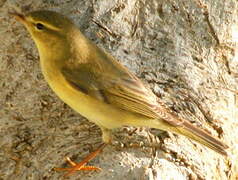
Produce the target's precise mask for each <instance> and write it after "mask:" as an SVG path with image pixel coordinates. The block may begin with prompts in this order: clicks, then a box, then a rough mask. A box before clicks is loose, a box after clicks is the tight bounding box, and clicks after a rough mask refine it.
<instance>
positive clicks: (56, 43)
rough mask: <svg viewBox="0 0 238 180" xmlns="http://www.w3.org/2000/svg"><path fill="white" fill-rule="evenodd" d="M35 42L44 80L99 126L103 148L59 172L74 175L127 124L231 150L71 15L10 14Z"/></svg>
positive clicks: (69, 103) (42, 12)
mask: <svg viewBox="0 0 238 180" xmlns="http://www.w3.org/2000/svg"><path fill="white" fill-rule="evenodd" d="M11 14H12V15H13V16H14V17H15V18H16V20H18V21H19V22H21V23H22V24H23V25H24V26H25V27H26V29H27V30H28V32H29V33H30V35H31V37H32V39H33V40H34V42H35V44H36V46H37V49H38V52H39V55H40V66H41V70H42V73H43V75H44V78H45V80H46V81H47V82H48V84H49V86H50V88H51V89H52V90H53V91H54V92H55V93H56V95H57V96H58V97H59V98H60V99H61V100H62V101H63V102H64V103H66V104H67V105H68V106H70V107H71V108H72V109H73V110H75V111H76V112H78V113H79V114H81V115H82V116H83V117H85V118H87V119H88V120H89V121H91V122H93V123H95V124H97V125H98V126H99V127H100V129H101V131H102V141H103V144H102V145H100V147H99V148H98V149H97V150H96V151H95V152H93V153H91V154H89V155H88V156H87V157H86V158H85V159H84V160H83V161H82V162H80V163H75V162H73V161H71V160H70V159H69V158H68V162H69V163H70V165H71V166H72V167H70V168H58V170H66V171H67V173H66V175H70V174H72V173H74V172H75V171H77V170H96V169H98V168H97V167H94V166H86V163H87V162H88V161H89V160H91V159H92V158H94V157H96V156H97V155H98V153H99V152H101V151H102V149H103V148H104V147H105V146H106V144H109V143H111V141H112V134H111V131H112V130H113V129H115V128H120V127H123V126H135V127H148V128H156V129H160V130H163V131H169V132H172V133H175V134H179V135H183V136H185V137H188V138H190V139H192V140H194V141H196V142H198V143H200V144H202V145H204V146H206V147H208V148H210V149H212V150H214V151H216V152H218V153H220V154H222V155H227V152H226V149H227V148H229V147H228V146H227V145H226V144H225V143H223V142H222V141H221V140H219V139H218V138H216V137H213V136H212V135H211V134H210V133H208V132H206V131H205V130H203V129H201V128H199V127H197V126H195V125H193V124H192V123H191V122H190V121H188V120H186V119H183V118H180V117H179V116H178V115H176V114H175V113H174V112H172V111H171V110H170V109H169V108H167V107H166V106H165V105H164V104H163V103H162V100H161V99H160V98H159V97H157V96H156V95H155V94H154V93H153V92H152V90H151V89H150V88H149V87H148V86H146V85H145V84H144V83H143V82H142V81H141V80H140V79H139V78H138V77H137V76H136V75H134V74H133V73H132V72H130V71H129V70H128V69H127V68H126V67H125V66H123V65H122V64H120V63H119V61H118V60H117V59H116V58H114V57H113V56H111V55H110V54H109V53H107V52H106V51H105V50H103V49H101V48H99V47H98V46H97V45H95V44H94V43H93V42H92V41H91V40H89V39H88V38H87V37H85V36H84V35H83V33H82V32H81V31H80V29H79V28H78V27H77V26H76V25H75V24H74V23H73V21H71V20H70V19H69V18H68V17H66V16H64V15H62V14H60V13H58V12H55V11H50V10H37V11H32V12H29V13H26V14H21V13H17V12H14V13H11Z"/></svg>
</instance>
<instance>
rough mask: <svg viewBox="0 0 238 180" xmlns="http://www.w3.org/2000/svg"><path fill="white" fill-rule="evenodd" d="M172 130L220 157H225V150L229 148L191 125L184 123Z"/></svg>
mask: <svg viewBox="0 0 238 180" xmlns="http://www.w3.org/2000/svg"><path fill="white" fill-rule="evenodd" d="M174 128H175V129H176V130H175V133H176V131H177V133H179V134H182V135H184V136H186V137H189V138H191V139H193V140H195V141H197V142H198V143H200V144H202V145H205V146H206V147H208V148H210V149H212V150H214V151H216V152H218V153H220V154H222V155H227V152H226V151H225V149H227V148H229V147H228V146H227V145H226V144H224V143H223V142H221V141H220V140H218V139H217V138H215V137H212V136H211V135H210V134H209V133H207V132H206V131H204V130H202V129H200V128H198V127H196V126H194V125H193V124H191V123H189V122H187V121H186V122H184V123H183V124H182V126H180V127H179V126H178V127H174Z"/></svg>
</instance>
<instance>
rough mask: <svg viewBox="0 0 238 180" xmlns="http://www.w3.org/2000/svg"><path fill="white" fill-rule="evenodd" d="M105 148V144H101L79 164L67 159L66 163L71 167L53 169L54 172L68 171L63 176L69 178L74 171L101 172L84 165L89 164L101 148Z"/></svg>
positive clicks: (96, 168)
mask: <svg viewBox="0 0 238 180" xmlns="http://www.w3.org/2000/svg"><path fill="white" fill-rule="evenodd" d="M105 146H106V144H105V143H103V144H102V145H100V146H99V148H98V149H97V150H96V151H94V152H92V153H90V154H89V155H88V156H87V157H86V158H85V159H84V160H82V161H81V162H80V163H75V162H73V161H72V160H71V159H70V158H69V157H67V158H66V160H67V162H68V163H69V164H70V165H71V166H72V167H69V168H54V170H56V171H68V172H67V173H66V174H65V175H64V176H69V175H71V174H72V173H74V172H75V171H81V170H89V171H91V170H101V169H100V168H98V167H94V166H85V164H86V163H87V162H89V161H90V160H92V159H93V158H95V157H96V156H97V155H98V154H99V153H100V152H101V151H102V150H103V148H104V147H105Z"/></svg>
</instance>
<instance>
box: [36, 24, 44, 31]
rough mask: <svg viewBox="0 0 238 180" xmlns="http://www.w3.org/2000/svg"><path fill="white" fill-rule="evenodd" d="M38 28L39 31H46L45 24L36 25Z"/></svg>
mask: <svg viewBox="0 0 238 180" xmlns="http://www.w3.org/2000/svg"><path fill="white" fill-rule="evenodd" d="M36 28H37V29H38V30H42V29H44V28H45V27H44V25H43V24H41V23H37V24H36Z"/></svg>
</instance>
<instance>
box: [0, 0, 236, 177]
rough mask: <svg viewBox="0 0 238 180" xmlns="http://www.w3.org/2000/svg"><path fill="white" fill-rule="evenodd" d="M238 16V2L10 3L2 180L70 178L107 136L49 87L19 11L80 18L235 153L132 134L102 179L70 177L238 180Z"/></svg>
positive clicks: (4, 48) (4, 4) (117, 147)
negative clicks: (67, 173) (70, 167)
mask: <svg viewBox="0 0 238 180" xmlns="http://www.w3.org/2000/svg"><path fill="white" fill-rule="evenodd" d="M237 8H238V2H237V1H233V0H230V1H223V0H206V1H199V0H194V1H190V0H169V1H168V0H98V1H97V0H80V1H78V0H72V1H64V0H49V1H46V0H29V1H24V0H2V1H0V42H1V46H0V47H1V48H0V179H3V180H5V179H9V180H10V179H20V180H21V179H34V180H36V179H60V178H61V177H62V173H59V172H55V171H53V168H54V167H64V166H66V164H65V163H64V157H65V156H70V157H72V159H74V160H76V161H80V160H81V159H82V158H83V157H85V156H86V155H87V154H88V153H89V152H91V151H93V150H94V149H96V148H97V146H98V145H99V144H100V143H101V132H100V130H99V128H98V127H97V126H96V125H94V124H92V123H90V122H88V121H87V120H86V119H84V118H82V117H81V116H80V115H79V114H77V113H75V112H74V111H73V110H71V109H70V108H69V107H68V106H67V105H65V104H64V103H63V102H61V101H60V100H59V99H58V98H57V97H56V96H55V95H54V93H53V92H52V91H51V90H50V88H49V87H48V85H47V83H46V82H45V81H44V79H43V76H42V74H41V71H40V67H39V56H38V53H37V49H36V47H35V45H34V43H33V41H32V40H31V38H30V37H29V34H28V33H27V32H26V30H25V29H24V27H23V26H22V25H21V24H19V23H17V22H16V21H15V20H14V19H13V18H12V17H11V16H9V15H8V12H9V11H12V10H14V9H15V10H19V11H24V12H28V11H31V10H38V9H50V10H55V11H58V12H61V13H63V14H65V15H67V16H69V17H71V19H73V21H74V22H75V23H76V24H77V25H78V26H79V27H80V29H81V30H82V31H83V32H84V34H85V35H86V36H87V37H89V38H90V39H91V40H92V41H94V42H95V43H96V44H98V45H99V46H100V47H103V48H104V49H106V50H107V51H108V52H110V53H111V54H112V55H114V56H115V57H117V59H118V60H119V61H120V62H121V63H122V64H124V65H125V66H127V67H128V68H129V69H130V70H131V71H133V72H134V73H135V74H136V75H138V76H139V77H140V78H142V79H143V80H144V81H145V82H147V83H148V84H149V85H150V86H151V88H152V89H153V91H154V92H155V93H156V94H157V95H158V96H159V97H161V99H162V100H163V101H164V102H165V103H167V104H168V106H170V107H171V109H172V110H173V111H175V112H177V113H178V114H179V115H180V116H182V117H184V118H186V119H188V120H190V121H193V122H195V123H197V125H198V126H201V128H206V129H208V130H209V131H210V132H211V133H212V134H213V135H214V136H219V137H220V138H221V139H222V140H223V141H224V142H225V143H227V144H228V145H229V146H230V149H229V150H228V153H229V155H228V157H222V156H220V155H218V154H217V153H215V152H213V151H211V150H209V149H207V148H205V147H203V146H201V145H199V144H197V143H195V142H192V141H191V140H188V139H187V138H185V137H181V136H177V135H173V134H171V133H164V132H160V131H158V130H154V129H153V130H148V129H145V128H135V127H125V128H122V129H118V130H115V132H114V143H113V144H114V145H113V146H107V147H106V148H105V150H104V151H103V153H101V154H100V155H99V156H98V157H97V158H96V159H95V160H93V161H92V162H90V164H92V165H95V166H99V167H101V168H102V171H101V172H79V173H76V174H74V175H73V176H71V177H69V179H86V180H92V179H95V178H97V179H98V180H105V179H113V180H114V179H115V180H119V179H128V180H132V179H143V180H144V179H150V180H152V179H163V180H167V179H176V180H177V179H181V180H182V179H191V180H193V179H209V180H210V179H211V180H226V179H229V180H235V179H237V178H238V175H237V174H238V163H237V161H238V145H237V144H238V138H237V136H238V118H237V116H238V111H237V107H238V105H237V104H238V102H237V101H238V97H237V92H238V91H237V85H238V82H237V78H238V72H237V68H238V66H237V64H238V46H237V42H238V20H237V19H238V18H237V17H238V16H237V15H238V14H237ZM79 103H80V102H79Z"/></svg>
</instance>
